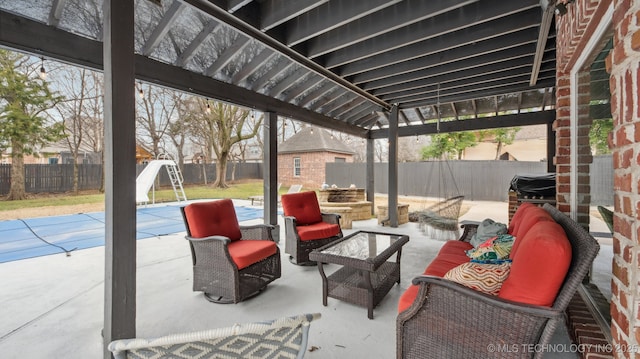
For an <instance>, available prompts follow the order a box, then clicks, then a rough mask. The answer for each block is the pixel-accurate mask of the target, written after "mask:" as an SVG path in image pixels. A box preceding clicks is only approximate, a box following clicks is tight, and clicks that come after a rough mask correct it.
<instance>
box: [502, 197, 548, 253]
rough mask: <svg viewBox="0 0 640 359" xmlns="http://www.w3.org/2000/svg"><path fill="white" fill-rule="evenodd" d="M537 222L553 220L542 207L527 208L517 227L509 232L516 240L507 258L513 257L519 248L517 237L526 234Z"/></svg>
mask: <svg viewBox="0 0 640 359" xmlns="http://www.w3.org/2000/svg"><path fill="white" fill-rule="evenodd" d="M538 222H554V220H553V218H551V215H550V214H549V212H547V211H545V210H544V209H543V208H542V207H538V206H533V207H531V208H529V209H527V211H526V212H525V213H524V214H523V216H522V219H521V220H520V224H519V225H518V228H516V231H515V232H514V233H511V235H513V236H514V237H516V240H515V242H513V247H511V253H510V254H509V258H511V259H513V258H514V257H515V255H516V253H517V252H518V250H519V248H520V241H519V240H518V239H519V238H521V237H524V236H526V234H527V233H528V232H529V230H530V229H531V228H533V226H534V225H536V224H537V223H538Z"/></svg>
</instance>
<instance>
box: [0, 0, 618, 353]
mask: <svg viewBox="0 0 640 359" xmlns="http://www.w3.org/2000/svg"><path fill="white" fill-rule="evenodd" d="M553 4H555V1H553V0H549V1H548V0H543V1H540V0H522V1H499V0H442V1H422V0H402V1H401V0H368V1H351V0H298V1H287V0H136V1H130V0H104V1H101V0H28V1H15V0H0V46H3V47H7V48H11V49H14V50H19V51H24V52H28V53H30V54H33V55H37V56H42V57H44V58H53V59H56V60H59V61H64V62H69V63H72V64H76V65H79V66H84V67H89V68H92V69H99V70H103V71H104V74H105V86H106V89H105V90H106V91H105V127H106V129H105V143H106V145H105V147H106V156H105V159H106V178H107V182H106V189H107V196H106V201H107V203H106V215H107V217H106V220H107V224H106V225H107V228H106V233H107V238H106V257H107V259H106V260H107V266H106V270H107V273H106V281H105V283H106V288H105V289H106V290H105V330H104V338H105V342H107V343H108V342H109V341H110V340H113V339H118V338H123V337H134V336H135V268H136V267H135V263H136V259H135V257H136V255H135V254H136V252H135V221H134V220H132V218H135V158H134V156H133V155H132V154H133V153H135V128H134V126H135V120H134V104H135V99H134V91H133V89H134V86H135V82H136V81H146V82H150V83H154V84H157V85H160V86H165V87H170V88H174V89H178V90H182V91H187V92H190V93H194V94H198V95H201V96H205V97H207V98H214V99H217V100H222V101H227V102H230V103H233V104H236V105H241V106H246V107H248V108H252V109H256V110H259V111H263V112H265V114H266V116H265V127H264V128H265V130H264V131H265V136H264V138H265V151H264V153H265V162H264V165H265V181H264V183H265V207H266V209H267V210H266V211H265V213H266V216H265V221H267V222H269V223H272V224H277V218H276V208H277V207H276V203H277V201H276V198H277V197H276V196H277V193H276V191H275V190H274V188H275V183H276V182H277V173H276V169H277V166H276V153H277V146H276V138H277V136H276V128H277V126H276V121H277V118H278V116H284V117H289V118H293V119H296V120H299V121H302V122H306V123H309V124H312V125H316V126H321V127H325V128H329V129H332V130H336V131H341V132H345V133H348V134H351V135H355V136H360V137H362V138H366V139H367V140H368V141H367V152H368V155H367V159H368V166H367V178H368V185H367V192H368V197H369V198H372V197H373V186H372V181H373V141H374V140H375V139H381V138H387V139H388V141H389V158H390V161H389V206H390V208H395V206H396V205H397V195H398V193H397V161H396V158H397V140H398V137H402V136H416V135H421V134H433V133H437V132H453V131H465V130H477V129H485V128H497V127H511V126H526V125H533V124H546V125H547V126H548V128H549V131H548V132H549V133H550V134H553V131H552V129H551V124H552V123H553V121H554V120H555V117H556V110H555V104H556V98H555V86H556V39H555V37H556V34H555V28H556V27H555V26H554V24H553V23H554V18H555V16H554V5H553ZM604 82H607V79H606V78H605V79H604ZM549 142H550V146H549V154H548V156H547V158H549V159H550V161H549V162H551V159H552V158H553V156H554V152H553V151H554V148H555V147H554V143H555V141H554V140H553V138H552V139H550V141H549ZM550 169H553V168H552V167H551V165H550ZM390 216H391V218H390V222H391V224H392V225H396V226H397V214H396V213H395V211H390ZM108 355H109V353H108V352H107V351H106V350H105V357H107V356H108Z"/></svg>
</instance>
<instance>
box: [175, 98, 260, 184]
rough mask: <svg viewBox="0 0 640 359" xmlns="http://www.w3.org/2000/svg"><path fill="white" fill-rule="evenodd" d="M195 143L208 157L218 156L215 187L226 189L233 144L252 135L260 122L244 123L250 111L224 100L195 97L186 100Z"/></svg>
mask: <svg viewBox="0 0 640 359" xmlns="http://www.w3.org/2000/svg"><path fill="white" fill-rule="evenodd" d="M185 105H186V106H187V108H188V110H189V112H188V113H190V116H189V119H188V123H189V129H190V131H189V132H190V133H191V135H192V136H193V137H192V139H193V142H194V143H195V144H197V145H200V146H201V147H202V148H203V149H204V150H205V156H206V157H207V159H209V158H211V157H212V155H213V154H215V157H216V180H215V182H214V183H213V187H219V188H226V187H228V185H227V183H226V178H225V177H226V172H227V163H228V160H229V156H230V153H231V148H232V147H233V145H235V144H236V143H238V142H240V141H244V140H247V139H250V138H253V137H254V136H255V135H256V134H257V133H258V130H259V129H260V125H261V121H258V122H257V123H255V124H254V127H253V128H248V127H249V126H245V124H247V119H248V118H249V117H250V111H249V110H244V109H241V108H239V107H236V106H233V105H229V104H225V103H222V102H216V101H208V100H205V99H201V98H193V99H192V100H191V101H188V102H185Z"/></svg>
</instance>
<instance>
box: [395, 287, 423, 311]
mask: <svg viewBox="0 0 640 359" xmlns="http://www.w3.org/2000/svg"><path fill="white" fill-rule="evenodd" d="M418 290H420V286H417V285H414V284H412V285H411V286H409V288H407V290H405V291H404V293H402V295H401V296H400V300H399V301H398V313H400V312H403V311H405V310H407V309H409V307H410V306H411V304H412V303H413V301H414V300H416V297H417V296H418Z"/></svg>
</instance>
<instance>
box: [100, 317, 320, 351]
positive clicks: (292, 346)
mask: <svg viewBox="0 0 640 359" xmlns="http://www.w3.org/2000/svg"><path fill="white" fill-rule="evenodd" d="M318 318H320V314H305V315H299V316H295V317H287V318H281V319H277V320H273V321H270V322H263V323H249V324H236V325H234V326H233V327H229V328H220V329H212V330H207V331H201V332H195V333H184V334H173V335H168V336H164V337H161V338H153V339H122V340H115V341H113V342H111V343H110V344H109V346H108V348H109V350H110V351H111V352H112V353H113V355H114V357H115V359H127V358H157V359H161V358H167V359H169V358H230V359H231V358H238V359H244V358H297V359H302V358H303V357H304V354H305V351H306V349H307V342H308V336H309V325H310V324H311V321H312V320H315V319H318Z"/></svg>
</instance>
